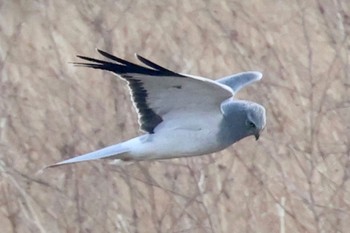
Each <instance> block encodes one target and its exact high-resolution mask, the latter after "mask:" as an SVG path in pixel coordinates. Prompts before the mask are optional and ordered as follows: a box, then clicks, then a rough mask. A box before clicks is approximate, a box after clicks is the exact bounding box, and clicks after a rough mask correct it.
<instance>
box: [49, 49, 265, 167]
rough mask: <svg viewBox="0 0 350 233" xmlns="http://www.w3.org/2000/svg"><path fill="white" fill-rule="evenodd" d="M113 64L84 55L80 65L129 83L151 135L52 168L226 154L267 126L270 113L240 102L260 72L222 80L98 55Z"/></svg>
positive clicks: (144, 126)
mask: <svg viewBox="0 0 350 233" xmlns="http://www.w3.org/2000/svg"><path fill="white" fill-rule="evenodd" d="M98 52H99V53H100V54H102V55H103V56H104V57H106V58H108V59H109V60H111V61H104V60H99V59H95V58H89V57H85V56H78V57H79V58H81V59H83V60H85V61H87V62H78V63H74V64H76V65H78V66H84V67H89V68H94V69H101V70H107V71H111V72H113V73H114V74H116V75H118V76H119V77H121V78H123V79H125V80H126V81H127V82H128V85H129V87H130V90H131V95H132V100H133V102H134V106H135V107H136V109H137V111H138V115H139V123H140V128H141V129H142V130H143V131H145V132H146V134H144V135H141V136H138V137H136V138H133V139H130V140H128V141H125V142H122V143H119V144H117V145H113V146H110V147H107V148H102V149H100V150H97V151H95V152H91V153H88V154H84V155H81V156H78V157H74V158H72V159H68V160H65V161H62V162H59V163H56V164H54V165H51V166H58V165H63V164H69V163H76V162H82V161H88V160H94V159H101V158H113V159H122V160H148V159H169V158H177V157H187V156H197V155H203V154H208V153H213V152H216V151H220V150H222V149H225V148H226V147H228V146H230V145H232V144H233V143H235V142H237V141H239V140H241V139H242V138H245V137H248V136H251V135H254V136H255V137H256V139H258V138H259V135H260V132H261V131H262V129H263V128H264V127H265V124H266V115H265V109H264V107H262V106H261V105H259V104H257V103H253V102H250V101H244V100H237V99H234V98H233V97H234V95H235V94H236V93H237V92H238V91H239V90H240V89H241V88H243V87H245V86H247V85H248V84H250V83H252V82H255V81H258V80H260V79H261V77H262V75H261V73H259V72H244V73H239V74H236V75H231V76H228V77H224V78H222V79H219V80H217V81H212V80H210V79H205V78H202V77H196V76H191V75H186V74H180V73H176V72H173V71H171V70H168V69H166V68H164V67H161V66H159V65H157V64H155V63H154V62H151V61H149V60H147V59H146V58H143V57H141V56H139V55H136V57H137V58H138V59H139V60H140V61H141V62H142V63H144V64H145V65H146V66H148V67H144V66H139V65H136V64H134V63H131V62H128V61H126V60H123V59H121V58H118V57H115V56H113V55H111V54H109V53H106V52H103V51H101V50H98Z"/></svg>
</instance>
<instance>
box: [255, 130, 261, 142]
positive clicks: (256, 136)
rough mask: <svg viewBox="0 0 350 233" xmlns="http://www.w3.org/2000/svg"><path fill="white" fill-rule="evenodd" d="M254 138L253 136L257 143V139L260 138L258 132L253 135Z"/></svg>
mask: <svg viewBox="0 0 350 233" xmlns="http://www.w3.org/2000/svg"><path fill="white" fill-rule="evenodd" d="M254 136H255V140H256V141H258V139H259V137H260V132H258V133H256V134H254Z"/></svg>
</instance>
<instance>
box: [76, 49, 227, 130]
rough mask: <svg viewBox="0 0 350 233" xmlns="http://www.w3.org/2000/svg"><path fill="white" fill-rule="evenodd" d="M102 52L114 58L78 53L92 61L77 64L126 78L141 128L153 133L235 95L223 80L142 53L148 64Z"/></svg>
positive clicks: (215, 108) (212, 108)
mask: <svg viewBox="0 0 350 233" xmlns="http://www.w3.org/2000/svg"><path fill="white" fill-rule="evenodd" d="M98 52H99V53H100V54H102V55H103V56H104V57H106V58H108V59H110V61H104V60H98V59H94V58H89V57H85V56H78V57H79V58H81V59H83V60H86V61H88V62H83V63H74V64H76V65H80V66H84V67H89V68H94V69H101V70H107V71H111V72H113V73H114V74H116V75H118V76H120V77H121V78H122V79H125V80H126V81H127V82H128V85H129V88H130V91H131V95H132V100H133V103H134V106H135V107H136V109H137V112H138V115H139V124H140V128H141V129H142V130H144V131H146V132H149V133H154V129H155V127H156V126H157V125H158V124H159V123H160V122H162V121H170V120H171V121H174V120H175V121H178V122H180V121H182V120H188V118H189V116H196V117H197V118H201V117H203V116H205V115H206V114H209V113H210V111H218V112H219V111H220V104H221V103H222V102H223V101H224V100H226V99H228V98H231V97H232V96H233V92H232V90H231V89H230V88H229V87H227V86H225V85H223V84H221V83H218V82H215V81H212V80H210V79H205V78H201V77H192V76H189V75H184V74H179V73H176V72H173V71H170V70H168V69H166V68H163V67H161V66H159V65H157V64H155V63H153V62H151V61H149V60H147V59H145V58H143V57H141V56H139V55H136V56H137V58H138V59H139V60H140V61H141V62H142V63H144V64H145V65H147V66H148V67H144V66H139V65H136V64H133V63H131V62H128V61H125V60H123V59H120V58H118V57H115V56H113V55H111V54H109V53H106V52H103V51H101V50H98ZM197 120H198V119H197ZM193 121H196V119H193Z"/></svg>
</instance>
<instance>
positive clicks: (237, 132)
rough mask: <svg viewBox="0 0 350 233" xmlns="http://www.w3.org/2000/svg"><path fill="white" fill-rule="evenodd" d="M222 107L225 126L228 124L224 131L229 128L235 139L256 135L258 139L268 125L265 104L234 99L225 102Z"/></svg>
mask: <svg viewBox="0 0 350 233" xmlns="http://www.w3.org/2000/svg"><path fill="white" fill-rule="evenodd" d="M221 109H222V112H223V115H224V119H225V124H224V126H223V127H227V126H228V128H226V130H224V131H225V132H227V130H228V131H229V132H227V133H228V134H229V135H231V136H232V138H233V139H234V141H238V140H240V139H242V138H245V137H248V136H255V139H256V140H258V139H259V137H260V133H261V132H262V131H263V129H264V128H265V125H266V113H265V108H264V107H263V106H261V105H260V104H257V103H254V102H250V101H245V100H244V101H243V100H234V101H227V102H226V103H224V104H223V105H222V108H221ZM228 137H229V138H230V136H228Z"/></svg>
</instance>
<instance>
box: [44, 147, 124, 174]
mask: <svg viewBox="0 0 350 233" xmlns="http://www.w3.org/2000/svg"><path fill="white" fill-rule="evenodd" d="M123 144H124V143H119V144H116V145H113V146H108V147H105V148H102V149H100V150H97V151H93V152H90V153H87V154H84V155H80V156H77V157H74V158H71V159H67V160H63V161H61V162H58V163H55V164H52V165H50V166H47V168H49V167H56V166H61V165H65V164H71V163H79V162H84V161H89V160H95V159H107V158H109V159H112V158H116V159H118V157H119V156H121V154H124V153H127V152H129V149H128V148H127V147H125V146H124V145H123Z"/></svg>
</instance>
